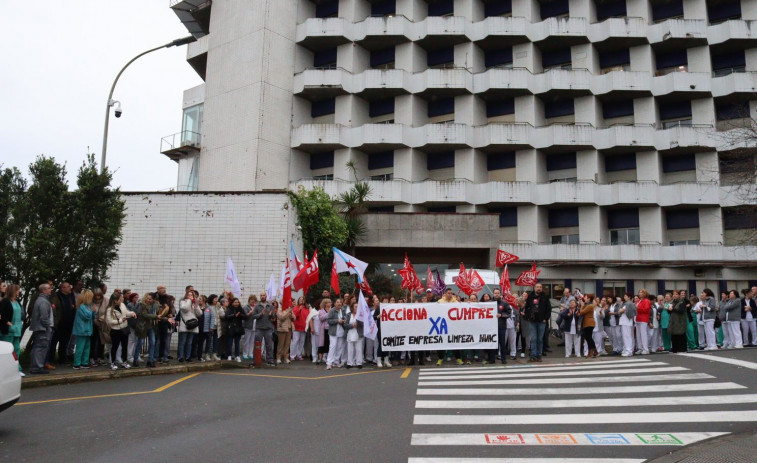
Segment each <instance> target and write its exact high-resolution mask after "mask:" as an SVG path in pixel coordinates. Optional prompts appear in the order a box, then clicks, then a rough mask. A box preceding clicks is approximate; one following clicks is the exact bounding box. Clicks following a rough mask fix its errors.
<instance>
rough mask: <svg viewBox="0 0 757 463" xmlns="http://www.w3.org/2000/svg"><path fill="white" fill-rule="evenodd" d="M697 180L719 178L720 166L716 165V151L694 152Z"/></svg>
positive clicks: (716, 179) (714, 179)
mask: <svg viewBox="0 0 757 463" xmlns="http://www.w3.org/2000/svg"><path fill="white" fill-rule="evenodd" d="M694 159H695V161H696V169H697V170H696V175H697V182H717V181H719V180H720V166H719V165H718V153H717V152H716V151H708V152H704V153H696V154H695V155H694Z"/></svg>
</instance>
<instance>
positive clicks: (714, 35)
mask: <svg viewBox="0 0 757 463" xmlns="http://www.w3.org/2000/svg"><path fill="white" fill-rule="evenodd" d="M755 39H757V21H753V20H752V21H746V20H741V19H735V20H734V19H732V20H729V21H724V22H722V23H720V24H715V25H712V26H710V27H708V28H707V42H708V43H709V44H710V45H716V44H719V43H723V42H725V41H727V40H738V41H745V40H755ZM742 43H743V42H742ZM744 47H745V48H750V47H751V46H750V45H747V44H744Z"/></svg>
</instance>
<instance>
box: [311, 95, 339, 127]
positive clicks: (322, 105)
mask: <svg viewBox="0 0 757 463" xmlns="http://www.w3.org/2000/svg"><path fill="white" fill-rule="evenodd" d="M335 110H336V99H335V98H328V99H326V100H321V101H314V102H312V103H311V104H310V117H312V118H313V123H314V124H333V123H334V112H335Z"/></svg>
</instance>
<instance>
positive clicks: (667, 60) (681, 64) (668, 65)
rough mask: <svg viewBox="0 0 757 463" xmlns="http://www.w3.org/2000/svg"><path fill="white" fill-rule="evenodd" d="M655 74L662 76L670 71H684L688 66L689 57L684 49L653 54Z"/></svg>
mask: <svg viewBox="0 0 757 463" xmlns="http://www.w3.org/2000/svg"><path fill="white" fill-rule="evenodd" d="M655 61H656V67H657V72H656V73H655V75H656V76H664V75H666V74H670V73H671V72H686V71H687V70H688V68H689V57H688V52H687V51H686V49H683V50H674V51H671V52H667V53H658V54H657V55H655Z"/></svg>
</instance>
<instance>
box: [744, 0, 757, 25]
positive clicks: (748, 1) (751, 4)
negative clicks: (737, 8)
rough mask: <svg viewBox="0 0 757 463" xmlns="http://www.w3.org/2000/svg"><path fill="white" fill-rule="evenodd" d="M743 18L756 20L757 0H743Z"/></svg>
mask: <svg viewBox="0 0 757 463" xmlns="http://www.w3.org/2000/svg"><path fill="white" fill-rule="evenodd" d="M741 19H743V20H745V21H754V20H755V19H757V2H755V1H754V0H741Z"/></svg>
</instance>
